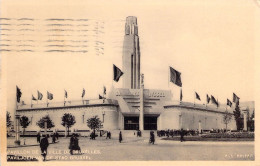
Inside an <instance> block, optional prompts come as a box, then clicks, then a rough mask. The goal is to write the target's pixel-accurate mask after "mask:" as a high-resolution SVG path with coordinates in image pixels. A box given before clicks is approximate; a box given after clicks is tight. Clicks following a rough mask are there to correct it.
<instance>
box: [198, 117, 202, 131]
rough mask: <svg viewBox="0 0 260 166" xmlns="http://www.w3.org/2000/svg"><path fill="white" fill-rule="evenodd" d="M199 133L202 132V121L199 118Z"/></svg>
mask: <svg viewBox="0 0 260 166" xmlns="http://www.w3.org/2000/svg"><path fill="white" fill-rule="evenodd" d="M199 133H202V132H201V121H200V120H199Z"/></svg>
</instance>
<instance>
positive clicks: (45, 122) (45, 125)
mask: <svg viewBox="0 0 260 166" xmlns="http://www.w3.org/2000/svg"><path fill="white" fill-rule="evenodd" d="M44 134H45V135H46V136H47V119H44Z"/></svg>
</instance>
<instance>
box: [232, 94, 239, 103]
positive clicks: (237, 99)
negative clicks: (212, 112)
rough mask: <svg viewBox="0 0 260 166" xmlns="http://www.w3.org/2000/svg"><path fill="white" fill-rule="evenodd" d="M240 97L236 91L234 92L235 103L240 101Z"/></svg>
mask: <svg viewBox="0 0 260 166" xmlns="http://www.w3.org/2000/svg"><path fill="white" fill-rule="evenodd" d="M239 99H240V98H239V97H238V96H237V95H236V94H235V93H233V102H234V103H239Z"/></svg>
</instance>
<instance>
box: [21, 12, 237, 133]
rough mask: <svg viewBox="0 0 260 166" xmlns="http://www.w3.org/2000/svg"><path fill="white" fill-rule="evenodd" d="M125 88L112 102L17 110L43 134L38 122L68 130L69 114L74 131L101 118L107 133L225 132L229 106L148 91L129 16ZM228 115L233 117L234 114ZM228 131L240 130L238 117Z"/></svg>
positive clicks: (114, 92) (135, 28) (133, 20)
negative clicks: (44, 120)
mask: <svg viewBox="0 0 260 166" xmlns="http://www.w3.org/2000/svg"><path fill="white" fill-rule="evenodd" d="M122 61H123V72H124V75H123V77H122V79H123V88H117V89H115V88H113V87H112V88H111V90H110V92H109V93H108V99H100V100H82V101H70V102H66V103H63V102H61V103H50V104H49V105H48V106H47V105H33V107H32V106H31V105H22V106H19V107H18V109H17V110H16V113H17V114H19V115H21V116H23V115H24V116H27V117H28V118H29V119H30V121H31V124H30V125H29V126H28V127H27V130H28V131H39V130H40V128H39V127H38V126H37V122H38V121H39V120H40V119H41V118H42V117H44V116H46V115H49V117H50V119H52V121H53V122H54V125H55V127H54V128H53V129H51V130H65V128H64V127H63V126H62V125H61V123H62V121H61V118H62V116H63V115H64V114H65V113H70V114H72V115H74V116H75V119H76V123H75V125H73V126H72V128H71V129H72V130H73V131H79V130H89V128H88V127H87V124H86V121H87V119H88V118H91V117H93V116H98V117H99V118H100V119H101V121H102V123H103V128H102V129H103V130H118V129H120V130H137V129H140V130H165V129H181V128H183V129H193V130H197V129H198V130H211V129H224V128H225V124H224V122H223V116H224V114H225V113H224V112H225V109H226V108H225V107H224V108H222V107H220V108H216V107H214V106H212V105H208V106H205V105H194V104H191V103H186V102H174V101H173V100H172V96H173V95H172V93H173V92H172V91H170V90H157V89H145V88H144V81H143V75H141V73H140V64H141V63H140V46H139V37H138V26H137V18H136V17H132V16H130V17H127V18H126V23H125V36H124V45H123V55H122ZM228 114H230V115H232V111H230V112H229V113H228ZM228 129H236V124H235V120H234V117H233V116H232V119H231V122H230V123H229V124H228Z"/></svg>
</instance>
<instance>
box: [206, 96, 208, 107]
mask: <svg viewBox="0 0 260 166" xmlns="http://www.w3.org/2000/svg"><path fill="white" fill-rule="evenodd" d="M207 104H208V96H207V95H206V108H207Z"/></svg>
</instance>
